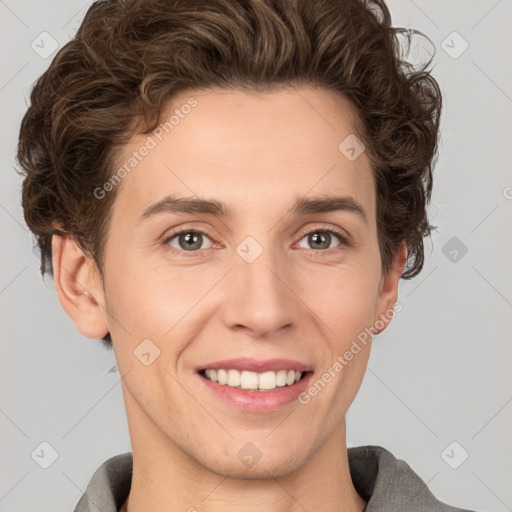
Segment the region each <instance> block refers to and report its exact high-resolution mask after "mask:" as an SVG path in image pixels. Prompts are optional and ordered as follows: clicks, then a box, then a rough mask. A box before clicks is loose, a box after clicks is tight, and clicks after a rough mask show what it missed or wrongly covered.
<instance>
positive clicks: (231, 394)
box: [197, 372, 313, 412]
mask: <svg viewBox="0 0 512 512" xmlns="http://www.w3.org/2000/svg"><path fill="white" fill-rule="evenodd" d="M197 375H198V377H199V378H200V379H201V381H202V382H203V383H204V384H205V385H206V386H207V387H208V389H210V390H211V391H212V392H213V393H215V395H216V396H218V397H219V398H221V399H222V400H224V401H225V402H227V403H228V404H229V405H231V406H232V407H234V408H235V409H239V410H241V411H249V412H271V411H277V410H279V409H281V408H282V407H284V406H286V405H288V404H290V403H291V402H294V401H295V400H297V398H298V396H299V395H300V394H301V393H302V392H303V391H305V390H306V389H307V387H308V385H309V382H310V380H311V377H312V376H313V372H308V373H307V374H306V375H305V376H304V377H303V378H302V379H301V380H299V382H295V384H292V385H291V386H283V387H279V388H276V389H273V390H271V391H258V390H245V389H238V388H233V387H231V386H227V385H222V384H219V383H218V382H213V381H211V380H210V379H207V378H206V377H203V376H202V375H200V374H199V373H198V374H197Z"/></svg>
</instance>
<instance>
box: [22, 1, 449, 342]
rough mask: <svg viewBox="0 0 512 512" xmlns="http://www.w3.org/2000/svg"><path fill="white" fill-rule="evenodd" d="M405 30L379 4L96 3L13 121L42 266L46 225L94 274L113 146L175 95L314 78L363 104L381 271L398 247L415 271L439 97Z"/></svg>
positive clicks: (154, 121) (155, 119)
mask: <svg viewBox="0 0 512 512" xmlns="http://www.w3.org/2000/svg"><path fill="white" fill-rule="evenodd" d="M413 35H420V36H423V37H426V36H425V35H424V34H422V33H421V32H418V31H416V30H410V29H405V28H395V27H392V26H391V16H390V12H389V10H388V8H387V6H386V5H385V3H384V1H383V0H368V1H363V0H172V1H171V0H102V1H96V2H94V3H93V4H92V5H91V6H90V8H89V10H88V11H87V13H86V15H85V17H84V20H83V21H82V24H81V26H80V28H79V29H78V32H77V33H76V35H75V37H74V38H73V39H72V40H71V41H70V42H68V43H67V44H66V45H64V46H63V47H62V48H61V49H60V51H59V52H58V53H57V55H56V56H55V58H54V59H53V61H52V63H51V65H50V66H49V68H48V69H47V70H46V71H45V72H44V73H43V74H42V75H41V77H39V79H38V80H37V81H36V82H35V84H34V87H33V89H32V92H31V96H30V106H29V108H28V109H27V112H26V113H25V116H24V117H23V120H22V122H21V128H20V134H19V142H18V153H17V159H18V162H19V164H20V165H21V167H22V170H23V171H22V172H24V175H25V179H24V181H23V187H22V205H23V209H24V216H25V221H26V223H27V225H28V227H29V228H30V230H31V231H32V232H33V233H34V235H35V236H36V238H37V242H38V245H39V248H40V251H41V274H42V275H43V277H44V274H45V273H46V272H49V273H50V274H51V275H52V276H53V267H52V253H51V240H52V235H53V234H69V235H71V236H72V237H73V238H74V239H75V240H76V242H77V244H78V245H79V247H80V248H81V249H82V250H83V251H84V254H86V255H88V256H92V257H93V258H94V261H95V262H96V264H97V266H98V269H99V271H100V273H101V275H102V276H103V271H102V267H103V262H104V259H103V257H104V248H105V243H106V234H107V232H108V225H109V218H110V212H111V207H112V204H113V201H114V199H115V197H116V193H115V192H116V191H115V190H113V191H112V192H111V193H109V194H107V195H106V196H105V197H104V198H103V199H102V200H98V199H97V198H96V196H95V194H94V190H95V189H97V187H101V186H102V184H104V183H105V182H106V181H108V180H109V179H110V178H111V176H112V169H113V168H114V164H115V157H116V154H117V152H118V150H119V149H120V148H122V146H123V145H124V144H126V143H127V142H128V141H129V140H130V138H131V136H132V135H133V134H134V133H135V132H137V133H141V134H147V133H150V132H152V131H153V130H154V129H155V128H156V127H157V126H158V124H159V123H160V120H161V117H162V115H163V112H164V109H165V107H166V105H167V104H168V102H169V101H170V100H171V99H172V98H173V97H174V96H175V95H177V94H178V93H179V92H182V91H184V90H187V89H201V88H208V87H211V86H220V87H223V88H226V89H235V90H253V91H260V90H267V89H270V88H272V87H279V86H283V85H285V86H300V85H318V86H320V87H323V88H325V89H329V90H332V91H336V92H338V93H340V94H343V95H345V96H346V97H347V98H349V99H350V100H351V101H352V103H353V104H354V106H355V107H356V109H357V111H358V113H359V115H358V120H359V121H360V123H362V134H361V135H362V138H363V142H364V144H365V146H366V151H367V154H368V155H369V158H370V160H371V163H372V168H373V172H374V176H375V183H376V191H377V219H376V221H377V229H378V242H379V249H380V253H381V259H382V271H383V273H387V272H388V270H389V269H390V266H391V263H392V259H393V256H394V254H395V253H396V249H397V248H398V246H399V245H400V244H401V243H405V245H406V247H407V266H406V270H405V272H404V273H403V274H402V278H403V279H408V278H411V277H414V276H415V275H417V274H418V273H419V272H420V270H421V269H422V267H423V263H424V246H423V238H424V237H426V236H428V235H430V232H431V230H432V229H435V226H432V225H430V224H429V221H428V217H427V210H426V209H427V205H428V203H429V201H430V196H431V192H432V169H433V166H434V164H435V160H436V159H437V150H438V131H439V122H440V114H441V104H442V99H441V92H440V88H439V85H438V84H437V82H436V80H435V79H434V78H433V77H432V76H431V74H430V69H429V66H430V64H431V61H432V58H431V59H430V60H428V62H426V63H424V64H423V65H421V66H420V67H419V68H418V69H415V67H414V65H413V64H412V63H411V62H408V61H407V60H406V59H405V58H404V53H403V46H402V45H403V43H404V42H405V43H407V45H410V43H411V38H412V36H413ZM426 39H427V40H428V41H430V39H428V38H427V37H426ZM401 40H402V42H401ZM432 57H433V55H432ZM103 340H104V341H105V342H107V343H108V342H110V341H111V340H110V334H107V336H106V337H105V338H103Z"/></svg>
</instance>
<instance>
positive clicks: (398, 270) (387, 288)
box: [374, 243, 407, 333]
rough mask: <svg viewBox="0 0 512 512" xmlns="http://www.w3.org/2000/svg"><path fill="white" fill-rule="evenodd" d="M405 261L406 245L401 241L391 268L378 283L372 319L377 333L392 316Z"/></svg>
mask: <svg viewBox="0 0 512 512" xmlns="http://www.w3.org/2000/svg"><path fill="white" fill-rule="evenodd" d="M406 263H407V247H406V245H405V243H402V244H401V245H400V247H399V248H398V250H397V251H396V253H395V257H394V258H393V263H392V265H391V268H390V269H389V271H388V273H387V274H386V275H385V276H382V278H381V280H380V283H379V293H378V297H377V310H376V314H377V315H378V316H377V317H376V318H375V319H374V325H378V331H379V333H381V332H382V331H384V330H385V329H386V328H387V327H388V325H389V324H390V322H391V320H392V318H393V316H394V310H395V304H396V302H397V298H398V283H399V281H400V277H401V275H402V273H403V271H404V268H405V265H406ZM381 327H382V328H381Z"/></svg>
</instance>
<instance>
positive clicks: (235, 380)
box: [204, 369, 302, 391]
mask: <svg viewBox="0 0 512 512" xmlns="http://www.w3.org/2000/svg"><path fill="white" fill-rule="evenodd" d="M204 375H205V377H206V378H208V379H210V380H211V381H213V382H218V383H219V384H221V385H222V386H230V387H233V388H238V389H253V390H255V389H259V390H261V391H267V390H271V389H275V388H277V387H283V386H291V385H292V384H295V382H298V381H299V380H300V378H301V376H302V373H301V372H296V371H294V370H290V371H288V372H287V371H286V370H279V371H278V372H263V373H256V372H248V371H245V370H244V371H243V372H239V371H238V370H233V369H229V370H224V369H221V370H205V372H204Z"/></svg>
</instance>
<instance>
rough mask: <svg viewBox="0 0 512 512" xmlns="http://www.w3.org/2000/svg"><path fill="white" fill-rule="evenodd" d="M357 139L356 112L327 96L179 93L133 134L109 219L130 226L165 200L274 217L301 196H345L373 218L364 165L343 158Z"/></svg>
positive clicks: (312, 90)
mask: <svg viewBox="0 0 512 512" xmlns="http://www.w3.org/2000/svg"><path fill="white" fill-rule="evenodd" d="M358 134H359V131H358V125H357V112H356V110H355V108H354V107H353V105H352V104H351V102H350V101H349V100H348V99H346V98H345V97H343V96H341V95H339V94H337V93H334V92H332V91H327V90H324V89H320V88H316V87H301V88H286V89H279V90H272V91H268V92H258V93H248V92H242V91H232V90H224V89H206V90H190V91H186V92H183V93H181V94H180V95H178V96H176V97H175V98H174V99H173V100H172V102H170V103H169V105H168V106H167V109H166V111H165V113H164V115H163V116H162V123H161V125H160V126H159V127H157V129H156V130H155V131H154V132H152V133H150V134H149V135H136V136H134V137H133V138H132V140H131V141H130V143H129V144H128V145H126V146H125V147H124V148H123V149H122V151H121V152H120V154H119V157H118V159H117V162H116V164H117V166H118V167H121V166H123V165H125V167H126V163H127V162H128V161H129V160H130V159H132V160H133V159H137V161H136V162H133V161H132V163H135V164H136V165H133V166H132V169H130V171H129V172H128V173H126V176H125V177H124V178H123V179H122V182H121V183H120V184H119V185H118V186H119V190H118V191H117V198H116V201H115V205H114V213H115V211H116V210H123V215H125V216H126V215H128V216H130V217H135V216H137V220H138V218H139V217H140V216H141V215H142V214H143V211H144V210H145V209H146V208H147V206H148V205H150V204H152V203H154V202H156V201H158V200H160V199H162V198H163V197H164V196H166V195H168V194H173V195H182V196H187V197H190V196H200V197H208V198H211V197H216V198H218V199H220V200H221V201H223V202H225V203H227V204H229V205H230V206H232V208H233V210H234V211H236V212H239V213H240V215H243V214H245V213H248V212H249V210H250V209H252V208H253V207H259V208H260V209H261V208H264V209H265V211H266V212H268V213H270V209H272V210H273V211H275V212H277V209H279V207H280V208H281V209H283V208H285V207H286V206H287V204H288V202H290V204H291V203H292V202H293V201H294V200H295V199H296V198H297V197H299V196H304V195H307V194H309V195H313V196H316V195H326V194H327V195H329V194H332V195H347V194H348V195H351V196H354V197H356V198H357V199H359V202H364V203H366V207H365V208H366V210H367V213H368V215H369V217H370V218H372V217H374V204H373V203H374V198H373V188H374V184H373V177H372V172H371V166H370V162H369V159H368V158H367V156H366V154H365V152H363V153H361V155H360V156H359V157H358V158H356V159H355V160H350V159H349V158H347V156H346V153H344V152H343V151H342V149H344V148H345V146H346V144H342V143H344V141H347V140H348V141H349V142H350V141H351V140H352V137H354V136H355V137H357V135H358ZM340 144H342V146H341V149H340ZM143 146H146V147H147V148H149V149H147V150H144V151H141V149H142V148H143ZM140 153H144V156H142V157H141V155H140ZM126 168H128V167H126ZM261 213H263V212H261Z"/></svg>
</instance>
